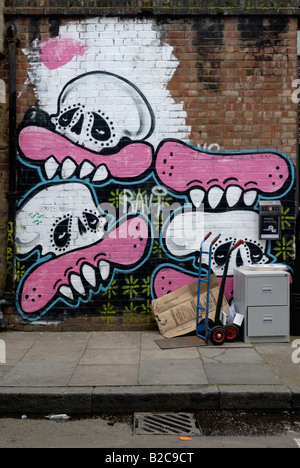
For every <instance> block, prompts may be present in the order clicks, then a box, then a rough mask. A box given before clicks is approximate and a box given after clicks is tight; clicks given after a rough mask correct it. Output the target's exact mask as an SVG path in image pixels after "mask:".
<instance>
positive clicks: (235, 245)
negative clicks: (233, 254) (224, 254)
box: [232, 239, 244, 250]
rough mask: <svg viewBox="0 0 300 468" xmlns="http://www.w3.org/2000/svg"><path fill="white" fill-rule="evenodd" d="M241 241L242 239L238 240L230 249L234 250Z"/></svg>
mask: <svg viewBox="0 0 300 468" xmlns="http://www.w3.org/2000/svg"><path fill="white" fill-rule="evenodd" d="M243 243H244V241H243V239H240V240H238V241H237V242H236V243H235V244H234V246H233V247H232V250H235V249H236V248H237V247H239V246H240V245H241V244H243Z"/></svg>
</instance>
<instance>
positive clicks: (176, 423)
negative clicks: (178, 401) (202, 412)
mask: <svg viewBox="0 0 300 468" xmlns="http://www.w3.org/2000/svg"><path fill="white" fill-rule="evenodd" d="M134 432H135V434H137V435H144V434H159V435H162V434H180V435H201V434H202V431H201V429H200V427H197V421H196V419H195V417H194V415H192V414H189V413H135V414H134Z"/></svg>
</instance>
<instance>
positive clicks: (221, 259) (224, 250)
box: [214, 242, 232, 265]
mask: <svg viewBox="0 0 300 468" xmlns="http://www.w3.org/2000/svg"><path fill="white" fill-rule="evenodd" d="M231 246H232V242H226V243H225V244H221V245H220V246H219V247H217V248H216V250H215V252H214V259H215V262H216V264H217V265H224V263H225V261H226V257H227V254H228V252H229V249H230V247H231Z"/></svg>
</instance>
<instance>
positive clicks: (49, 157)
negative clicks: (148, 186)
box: [18, 125, 153, 182]
mask: <svg viewBox="0 0 300 468" xmlns="http://www.w3.org/2000/svg"><path fill="white" fill-rule="evenodd" d="M18 144H19V149H20V152H21V154H22V156H23V157H24V158H25V159H28V160H29V161H30V163H31V164H33V165H37V166H42V167H43V168H44V174H45V177H46V179H47V180H52V179H53V178H54V177H56V176H60V177H61V178H62V179H68V178H70V177H73V176H75V175H76V176H77V177H79V178H85V177H89V178H90V179H91V180H92V182H103V181H105V180H107V179H108V177H110V176H111V177H113V178H115V179H118V180H119V179H120V180H122V179H126V180H128V179H131V178H133V177H138V176H141V175H143V174H144V173H145V172H146V171H147V170H148V169H149V168H150V166H151V164H152V158H153V148H152V146H151V145H150V144H149V143H145V142H131V143H130V142H127V144H126V146H123V147H121V148H120V149H119V150H118V151H116V152H114V153H110V154H105V155H104V154H99V153H94V152H92V151H91V150H89V149H86V148H84V146H78V145H77V144H74V143H73V142H71V141H69V140H68V139H67V138H65V137H64V136H62V135H59V134H57V133H54V132H53V131H52V130H49V129H47V128H43V127H38V126H34V125H31V126H27V127H24V128H23V129H22V130H21V131H20V134H19V140H18Z"/></svg>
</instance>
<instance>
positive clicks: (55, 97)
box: [0, 14, 297, 330]
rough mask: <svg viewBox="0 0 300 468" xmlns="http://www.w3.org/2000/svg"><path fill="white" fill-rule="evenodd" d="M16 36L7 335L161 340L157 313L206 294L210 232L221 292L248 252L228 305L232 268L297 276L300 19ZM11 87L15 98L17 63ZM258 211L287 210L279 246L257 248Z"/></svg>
mask: <svg viewBox="0 0 300 468" xmlns="http://www.w3.org/2000/svg"><path fill="white" fill-rule="evenodd" d="M14 23H15V25H16V26H17V36H18V39H19V40H20V43H19V44H18V47H17V123H18V135H17V139H18V153H19V160H18V211H17V218H16V236H17V242H16V258H15V273H16V288H15V292H16V301H15V305H14V307H10V308H9V309H8V310H7V319H8V322H9V326H10V327H11V328H15V329H16V328H18V329H20V328H22V329H23V328H24V329H32V327H33V328H34V329H37V328H38V327H39V326H44V325H41V324H44V323H48V324H49V325H48V326H49V327H50V326H52V327H54V328H55V329H63V330H66V329H70V328H71V329H74V328H76V329H103V328H104V329H111V328H121V327H123V328H134V327H135V328H136V327H148V326H153V319H152V313H151V308H150V305H151V300H152V299H153V298H155V297H158V296H161V295H164V294H165V293H167V292H169V291H171V290H174V289H177V288H179V287H180V286H182V285H184V284H188V283H190V282H192V281H195V280H196V279H197V273H198V269H197V262H196V259H197V250H198V249H199V244H200V240H201V239H202V237H203V235H204V233H206V232H207V231H209V230H210V231H212V232H213V234H215V233H218V232H221V233H222V235H221V238H220V240H219V241H218V243H216V246H215V249H214V252H213V259H212V268H213V271H214V272H215V273H216V275H217V276H218V277H219V279H220V278H221V277H222V274H223V268H224V256H226V253H227V252H228V248H229V247H230V245H232V242H234V241H235V240H237V239H238V238H243V239H244V241H245V242H244V244H243V245H242V247H241V248H240V249H238V251H237V252H235V254H234V255H233V256H232V260H231V264H230V269H229V278H228V281H227V287H226V295H227V297H228V298H230V297H232V273H233V268H234V266H236V265H241V264H253V263H259V264H264V263H273V262H276V261H279V262H284V263H287V264H288V265H291V266H293V259H294V247H293V246H294V219H295V167H294V163H295V162H296V147H297V135H296V132H297V106H296V105H295V103H293V102H292V99H291V93H292V92H293V88H292V82H293V80H294V79H296V78H297V45H296V42H297V19H296V17H294V16H292V15H279V16H277V15H269V16H267V15H262V14H261V15H238V14H237V15H232V16H231V15H230V16H223V15H200V16H199V15H187V16H177V15H175V16H160V15H158V16H153V15H149V16H142V15H140V14H139V15H136V16H135V17H131V18H129V17H126V16H115V15H112V16H107V17H106V16H91V17H89V18H82V17H80V16H76V17H73V18H72V17H71V16H66V15H64V16H62V15H61V16H57V17H55V18H54V17H53V16H51V17H48V16H46V15H45V16H36V15H31V16H30V15H29V16H27V15H24V16H19V17H15V18H14ZM0 79H3V80H5V82H6V83H8V76H7V63H6V61H2V62H1V63H0ZM3 112H6V109H4V110H3ZM3 120H4V122H3ZM2 122H3V123H2V125H3V128H4V129H6V128H7V119H6V121H5V119H2ZM5 133H7V130H4V136H3V141H4V142H5V141H7V140H5V139H6V136H5ZM5 148H6V143H4V148H3V152H2V154H3V175H4V178H5V177H6V173H7V159H5V158H7V152H6V151H5ZM266 148H268V149H266ZM4 180H5V179H4ZM2 198H4V197H2ZM260 198H263V199H274V198H276V199H279V200H280V201H281V203H282V207H283V218H282V228H283V230H282V238H281V239H280V240H262V239H260V238H259V235H258V201H259V199H260ZM1 203H2V202H1ZM2 213H3V215H2V216H3V218H5V206H3V208H2ZM2 240H4V233H3V234H2ZM3 244H4V242H2V245H3ZM206 262H207V259H206ZM0 289H2V290H4V289H5V277H4V276H2V277H1V287H0Z"/></svg>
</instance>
